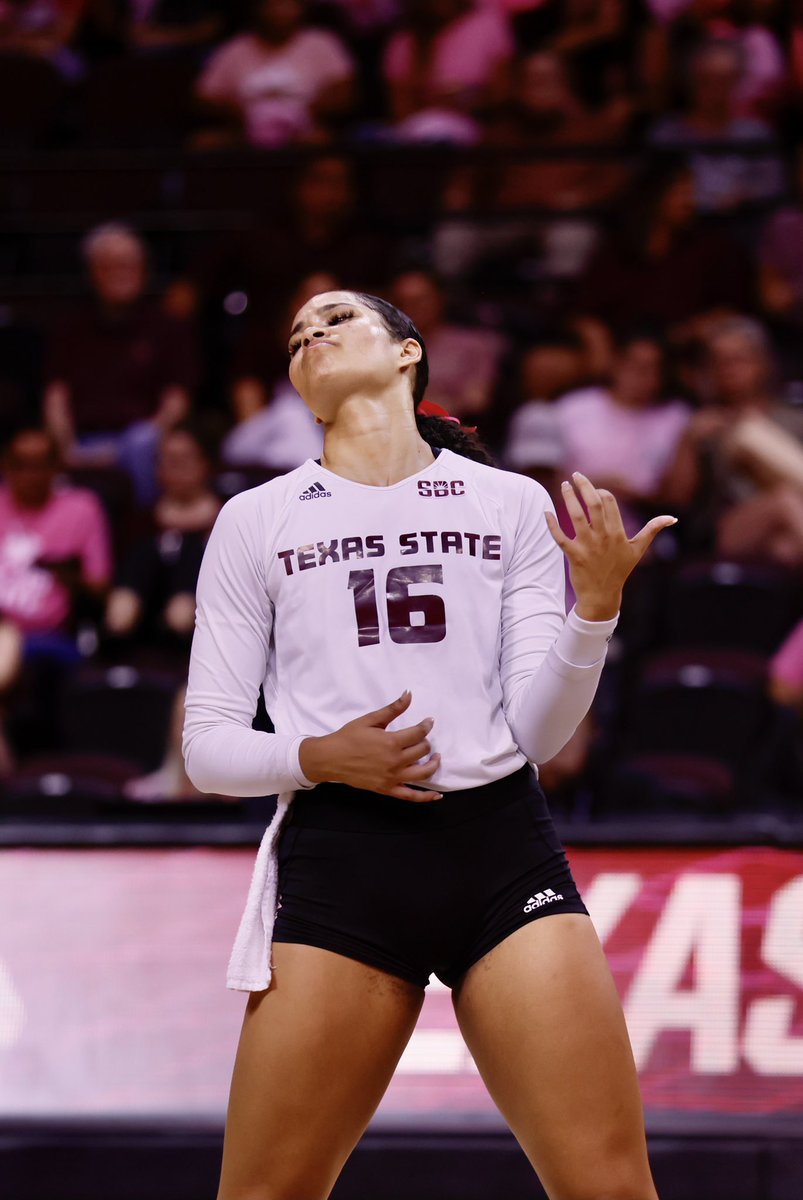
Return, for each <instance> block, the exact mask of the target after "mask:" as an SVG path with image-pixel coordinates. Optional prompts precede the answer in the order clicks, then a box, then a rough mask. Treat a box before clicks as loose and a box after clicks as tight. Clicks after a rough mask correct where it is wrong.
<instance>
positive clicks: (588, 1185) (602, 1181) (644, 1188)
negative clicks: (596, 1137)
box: [559, 1162, 658, 1200]
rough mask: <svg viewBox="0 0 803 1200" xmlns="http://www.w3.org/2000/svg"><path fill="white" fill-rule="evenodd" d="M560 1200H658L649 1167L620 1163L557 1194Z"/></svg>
mask: <svg viewBox="0 0 803 1200" xmlns="http://www.w3.org/2000/svg"><path fill="white" fill-rule="evenodd" d="M559 1194H560V1195H561V1200H563V1198H564V1197H565V1200H658V1193H657V1192H656V1190H655V1185H654V1184H653V1182H652V1178H651V1176H650V1171H649V1167H646V1166H640V1165H639V1164H636V1163H632V1162H625V1163H621V1164H619V1165H616V1166H610V1167H608V1168H606V1169H602V1170H600V1171H597V1172H595V1178H593V1179H591V1178H589V1179H588V1181H586V1182H584V1183H583V1184H581V1185H580V1186H579V1187H578V1188H575V1189H572V1188H569V1189H568V1190H567V1191H564V1192H561V1193H559Z"/></svg>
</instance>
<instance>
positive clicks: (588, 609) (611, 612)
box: [574, 591, 622, 621]
mask: <svg viewBox="0 0 803 1200" xmlns="http://www.w3.org/2000/svg"><path fill="white" fill-rule="evenodd" d="M621 607H622V593H621V591H619V592H612V593H611V594H610V595H608V596H578V597H577V599H576V601H575V605H574V609H575V612H576V613H577V615H578V617H582V618H583V620H584V621H612V620H613V619H614V617H617V616H618V615H619V610H620V609H621Z"/></svg>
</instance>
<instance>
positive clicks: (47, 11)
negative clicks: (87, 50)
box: [0, 0, 87, 79]
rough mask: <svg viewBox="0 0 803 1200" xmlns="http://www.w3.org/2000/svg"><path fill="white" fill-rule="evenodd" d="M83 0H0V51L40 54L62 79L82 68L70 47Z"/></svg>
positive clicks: (24, 55) (25, 55)
mask: <svg viewBox="0 0 803 1200" xmlns="http://www.w3.org/2000/svg"><path fill="white" fill-rule="evenodd" d="M86 8H87V0H0V55H3V54H18V55H22V56H23V57H26V58H44V59H47V61H48V62H50V63H52V64H53V66H54V67H55V68H56V69H57V70H58V71H59V73H60V74H61V75H63V76H64V77H65V78H66V79H75V78H76V77H77V76H79V75H80V73H81V71H82V63H81V59H80V57H79V56H78V54H76V52H75V51H74V49H73V48H72V42H73V39H74V37H75V33H76V31H77V29H78V27H79V25H80V22H81V19H82V17H83V15H84V11H85V9H86Z"/></svg>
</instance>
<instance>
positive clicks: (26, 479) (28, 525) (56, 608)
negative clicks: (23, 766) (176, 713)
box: [0, 429, 112, 774]
mask: <svg viewBox="0 0 803 1200" xmlns="http://www.w3.org/2000/svg"><path fill="white" fill-rule="evenodd" d="M60 469H61V461H60V457H59V451H58V446H57V444H56V442H55V441H54V440H53V438H52V437H51V436H50V435H49V434H48V433H46V432H45V431H44V430H43V429H23V430H20V431H19V432H18V433H16V434H15V435H14V436H13V437H12V439H11V441H10V442H9V444H8V446H7V448H6V451H5V454H4V457H3V475H4V483H3V485H2V486H0V614H2V616H1V617H0V774H2V773H7V771H8V770H9V769H10V767H11V765H12V760H11V753H10V751H9V748H8V744H7V742H6V739H5V731H4V721H3V718H4V716H5V715H6V714H5V702H6V699H7V697H8V694H9V692H10V691H11V690H12V688H13V687H14V685H16V684H17V683H18V681H19V679H20V677H23V678H25V679H26V680H27V684H28V691H29V692H30V694H31V702H32V705H31V706H32V709H33V719H34V722H35V724H36V725H37V733H38V735H39V739H40V740H44V741H45V742H47V741H48V740H50V739H51V738H52V736H53V732H54V729H53V726H54V718H53V713H54V712H55V710H56V707H57V705H56V696H55V691H56V689H57V687H58V685H59V682H60V681H61V679H62V678H63V675H64V673H65V672H66V671H69V670H70V669H71V668H72V667H73V666H74V665H75V664H76V663H77V661H78V659H79V653H78V649H77V645H76V639H75V623H76V620H77V618H78V616H79V614H80V613H81V611H82V610H83V611H84V612H85V613H87V612H90V611H91V615H92V616H93V617H94V611H93V610H94V608H95V606H96V605H97V604H98V603H99V602H100V600H102V598H103V596H104V594H105V592H106V589H107V588H108V585H109V579H110V576H111V569H112V565H111V552H110V545H109V543H110V539H109V529H108V524H107V521H106V516H105V514H104V512H103V509H102V508H101V506H100V503H99V502H98V500H97V499H96V497H95V496H94V494H93V493H92V492H89V491H85V490H84V489H83V488H74V487H66V486H59V485H58V476H59V472H60Z"/></svg>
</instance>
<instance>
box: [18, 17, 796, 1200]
mask: <svg viewBox="0 0 803 1200" xmlns="http://www.w3.org/2000/svg"><path fill="white" fill-rule="evenodd" d="M256 8H257V10H258V11H257V14H256V18H255V19H256V20H257V22H261V24H260V23H258V24H257V25H256V26H253V25H251V24H249V22H251V20H252V17H251V15H250V13H249V10H248V6H247V5H245V4H243V5H221V4H215V3H210V2H199V3H175V2H173V0H155V2H152V3H149V2H147V0H142V2H133V0H132V2H131V3H125V2H123V0H119V2H118V3H111V4H108V3H97V2H93V0H52V2H47V3H41V2H40V3H35V4H34V3H24V2H23V3H11V4H5V5H2V4H0V432H1V433H2V437H3V442H4V458H3V474H4V483H3V486H2V491H0V734H1V735H2V736H1V737H0V772H1V773H2V778H0V842H2V852H1V853H0V1197H2V1198H3V1200H108V1198H109V1197H115V1198H117V1197H120V1198H121V1200H145V1198H146V1197H148V1198H150V1197H154V1198H159V1197H165V1198H167V1197H168V1196H169V1197H170V1198H171V1200H206V1198H208V1197H209V1198H211V1197H212V1196H214V1194H215V1187H216V1183H217V1171H218V1166H219V1155H220V1146H221V1139H222V1128H223V1118H224V1112H225V1104H226V1096H227V1089H228V1083H229V1077H230V1071H231V1063H232V1059H233V1054H234V1048H235V1045H236V1039H237V1035H238V1032H239V1026H240V1020H241V1015H242V1009H243V997H242V996H240V995H238V994H235V993H232V992H228V991H227V990H226V989H225V986H224V973H225V965H226V961H227V958H228V952H229V948H230V944H231V940H232V938H233V935H234V931H235V928H236V923H237V919H238V916H239V912H240V909H241V906H242V902H243V899H244V896H245V892H246V889H247V885H248V880H249V877H250V870H251V865H252V862H253V856H254V851H255V847H256V845H257V843H258V840H259V837H260V835H261V833H262V830H263V829H264V827H265V823H266V821H267V820H268V819H269V817H270V814H271V811H272V803H273V801H272V798H271V797H264V798H258V799H254V800H247V801H237V800H232V799H230V798H226V797H205V796H201V795H199V794H197V793H195V792H194V790H193V789H192V787H191V785H190V784H189V782H188V781H187V779H186V777H185V776H184V775H183V772H182V770H181V764H180V756H179V754H178V748H177V729H178V728H179V727H180V722H181V715H182V682H183V679H184V677H185V673H186V663H187V656H188V652H189V637H190V629H191V621H192V598H193V588H194V583H195V578H196V575H197V566H198V560H199V557H200V553H201V552H202V548H203V541H204V538H205V536H206V532H207V531H208V528H209V526H210V523H211V521H212V520H213V519H214V515H215V512H216V511H217V508H218V506H219V504H220V502H221V501H223V500H225V499H226V498H228V497H229V496H231V495H233V494H234V493H236V492H238V491H240V490H242V489H243V488H245V487H249V486H253V485H255V484H258V483H260V482H262V481H264V480H266V479H269V478H271V477H273V476H274V475H275V474H278V473H281V472H283V471H285V470H287V469H289V468H291V467H292V466H294V465H296V464H297V463H298V462H300V461H302V460H303V459H304V458H305V457H307V456H312V457H314V456H315V454H316V449H315V447H316V441H315V438H316V436H317V434H316V431H315V427H314V425H313V424H312V422H311V419H310V418H309V417H308V416H307V415H306V414H305V412H304V411H303V409H302V408H300V407H299V406H298V404H297V398H295V397H294V395H293V394H292V392H291V389H289V387H288V386H287V384H286V382H285V379H284V372H285V363H286V349H285V342H286V331H287V325H288V317H289V315H290V313H291V312H292V311H293V310H294V308H295V307H297V305H298V304H299V303H300V302H301V301H303V299H304V298H306V297H307V296H309V295H311V294H314V292H315V291H319V290H322V289H323V288H327V287H331V286H346V287H355V288H361V289H365V290H370V291H374V292H378V293H380V294H382V295H387V296H389V297H390V298H392V299H395V300H396V302H397V303H399V304H400V305H401V306H402V307H404V308H406V309H407V310H408V311H410V312H411V315H413V316H414V318H415V319H416V320H417V322H418V324H419V326H420V328H421V329H422V332H423V333H424V335H425V337H426V339H427V342H428V345H429V347H430V350H431V353H432V359H433V382H432V388H431V391H430V395H431V397H432V398H433V399H435V400H437V402H439V403H440V404H442V405H443V406H444V407H445V408H447V409H448V410H449V411H450V412H451V413H452V414H453V415H454V416H456V417H458V418H460V419H462V420H463V422H464V423H465V424H467V425H470V426H476V427H477V429H478V433H479V435H480V436H481V437H482V438H483V439H484V440H485V441H486V442H487V444H488V445H489V446H490V447H491V449H492V451H493V452H494V454H495V456H496V457H497V460H498V461H499V463H500V464H501V465H503V466H505V467H507V468H508V469H514V470H520V471H524V472H526V473H528V474H531V475H532V476H533V477H534V478H536V479H538V480H539V481H540V482H542V483H543V484H544V485H545V486H547V487H548V488H550V489H551V490H555V488H556V484H559V481H560V479H562V478H564V477H565V475H566V474H567V473H568V472H569V471H571V470H573V469H576V468H579V469H583V470H586V472H587V473H588V474H590V475H591V476H592V478H593V479H594V481H595V482H597V483H599V484H602V483H605V484H606V485H607V486H610V487H611V488H612V489H613V490H614V491H615V492H616V493H617V495H618V497H619V500H620V503H621V504H622V505H623V506H624V508H625V511H626V514H627V520H628V521H630V522H631V523H632V525H633V528H636V527H637V526H638V524H640V523H642V522H643V521H644V520H646V519H648V518H649V517H650V516H651V515H653V514H655V513H657V512H663V511H672V512H676V513H677V515H678V516H679V517H680V521H679V524H678V525H677V527H675V529H674V530H673V531H672V532H671V533H667V534H665V535H662V539H661V541H660V544H659V545H658V546H657V547H656V550H655V551H654V552H653V553H652V555H651V556H650V558H649V559H648V561H647V562H645V564H644V565H643V566H642V567H641V568H640V569H639V572H638V574H637V576H636V577H634V578H633V580H632V581H631V582H630V583H629V585H628V590H627V593H626V599H625V608H624V613H623V617H622V620H621V622H620V626H619V628H618V630H617V634H616V636H615V638H614V641H613V642H612V643H611V649H610V655H609V661H608V665H607V666H606V670H605V674H604V678H603V684H602V685H601V688H600V691H599V694H598V697H597V700H596V701H595V705H594V709H593V712H592V714H591V716H590V718H589V719H588V720H587V721H586V722H584V724H583V726H582V727H581V729H580V731H579V732H578V734H577V735H576V737H575V738H574V739H573V740H572V742H571V743H570V745H569V747H567V749H566V751H565V752H563V753H562V754H561V755H560V756H558V758H557V759H556V760H553V762H552V763H549V764H544V766H543V770H542V776H543V779H544V783H545V787H546V789H547V792H548V794H549V796H550V799H551V803H552V807H553V811H554V813H555V816H556V819H557V822H558V825H559V829H560V832H561V834H562V836H563V838H564V841H565V842H566V845H567V847H568V848H569V852H570V857H571V861H572V865H573V868H574V871H575V874H576V876H577V879H578V882H579V884H580V886H581V889H582V890H583V892H584V895H585V897H586V900H587V902H588V905H589V909H590V911H591V913H592V916H593V919H594V921H595V924H596V926H597V929H598V931H599V933H600V936H601V938H602V940H603V943H604V944H605V948H606V951H607V952H608V955H609V958H610V961H611V965H612V967H613V970H614V974H615V977H616V981H617V984H618V986H619V988H620V991H621V994H622V998H623V1001H624V1005H625V1011H626V1016H627V1019H628V1025H629V1029H630V1034H631V1038H632V1040H633V1045H634V1050H635V1053H636V1058H637V1063H638V1067H639V1072H640V1076H641V1081H642V1088H643V1094H644V1100H645V1105H646V1108H647V1118H648V1131H649V1136H650V1143H651V1152H652V1159H653V1165H654V1170H655V1175H656V1180H657V1183H658V1187H659V1191H660V1194H661V1196H662V1198H663V1200H714V1198H718V1197H723V1198H724V1197H727V1198H728V1200H793V1198H794V1200H797V1197H799V1196H800V1195H801V1194H803V1136H802V1135H801V1130H803V1007H802V1005H801V1001H803V816H802V815H801V812H802V811H803V810H802V809H801V799H802V798H803V746H802V745H801V713H802V712H803V637H802V636H801V618H803V605H801V590H802V589H801V585H802V583H803V574H802V571H801V568H802V567H803V447H802V446H801V439H802V438H803V357H801V354H802V352H801V345H802V344H803V342H802V341H801V335H803V195H802V194H801V189H803V169H802V168H801V157H800V153H799V151H800V146H799V141H800V128H801V126H800V120H801V111H802V110H803V6H801V5H800V3H798V2H797V0H789V3H783V2H782V0H777V2H775V0H541V2H540V3H539V2H538V0H532V2H529V3H528V0H484V2H482V3H477V4H476V5H474V4H472V3H469V2H463V0H437V2H435V3H431V4H424V3H422V2H417V0H410V2H403V0H329V2H321V3H318V4H309V5H303V4H300V3H296V0H266V2H265V3H263V4H261V5H257V6H256ZM45 429H46V430H47V431H48V433H47V435H44V434H42V433H41V431H42V430H45ZM36 431H40V432H36ZM76 495H77V500H76ZM555 495H556V500H558V502H559V495H558V493H557V491H556V493H555ZM20 513H22V514H23V516H22V517H21V516H20ZM26 514H28V515H27V516H26ZM31 514H33V515H31ZM23 518H24V519H23ZM40 518H41V519H40ZM255 722H256V724H257V727H261V728H270V725H269V718H268V717H267V714H266V713H265V712H264V708H263V707H262V706H261V705H260V708H259V711H258V712H257V714H256V715H255ZM428 993H429V994H428V997H427V1000H426V1003H425V1007H424V1011H423V1013H422V1017H421V1020H420V1022H419V1025H418V1028H417V1030H416V1032H415V1034H414V1036H413V1038H412V1040H411V1042H410V1045H409V1047H408V1049H407V1051H406V1052H405V1054H404V1056H403V1058H402V1061H401V1063H400V1065H399V1069H398V1071H397V1074H396V1078H395V1079H394V1081H393V1084H392V1085H391V1088H390V1090H389V1092H388V1094H387V1096H386V1098H385V1100H384V1101H383V1103H382V1105H381V1106H380V1109H379V1111H378V1113H377V1115H376V1117H375V1119H374V1121H373V1122H372V1124H371V1127H370V1129H369V1130H368V1132H367V1133H366V1135H365V1138H364V1139H363V1141H362V1143H361V1144H360V1146H359V1147H358V1149H357V1151H356V1152H355V1154H354V1156H353V1158H352V1160H351V1161H350V1163H349V1164H348V1166H347V1168H346V1170H345V1171H344V1173H343V1176H342V1178H341V1180H340V1181H339V1183H338V1185H337V1187H336V1189H335V1192H334V1193H333V1196H334V1197H335V1198H336V1200H396V1198H398V1200H401V1198H402V1197H404V1198H405V1200H408V1198H409V1197H412V1196H415V1197H417V1198H418V1200H497V1198H502V1197H504V1198H505V1200H530V1198H533V1200H535V1198H536V1197H540V1196H542V1195H543V1193H542V1191H541V1190H540V1188H539V1184H538V1182H537V1180H536V1179H535V1178H534V1177H533V1175H532V1172H531V1170H530V1168H529V1167H528V1164H527V1162H526V1160H525V1159H524V1156H523V1154H522V1153H521V1151H520V1150H519V1148H518V1147H517V1146H516V1144H515V1142H514V1140H513V1138H512V1136H511V1135H510V1134H509V1132H508V1131H507V1129H506V1127H505V1125H504V1123H503V1121H502V1119H501V1117H499V1115H498V1114H497V1113H496V1111H495V1109H494V1107H493V1105H492V1103H491V1101H490V1099H489V1097H488V1095H487V1093H486V1092H485V1089H484V1087H483V1085H482V1083H481V1081H480V1080H479V1077H478V1075H477V1073H476V1071H475V1069H474V1068H473V1064H472V1062H471V1059H470V1056H469V1055H468V1053H467V1051H466V1050H465V1048H464V1046H463V1043H462V1041H461V1039H460V1037H459V1034H458V1031H457V1028H456V1024H455V1022H454V1019H453V1016H452V1011H451V1005H450V1002H449V997H448V994H447V992H446V990H445V989H444V988H443V987H442V986H440V985H438V984H437V981H434V982H433V984H431V985H430V988H429V989H428ZM543 1003H544V1004H549V996H548V995H545V996H544V997H543Z"/></svg>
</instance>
